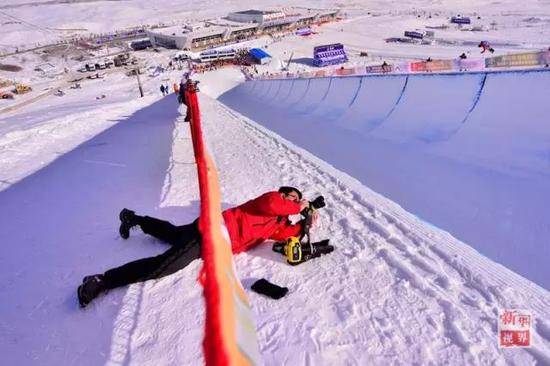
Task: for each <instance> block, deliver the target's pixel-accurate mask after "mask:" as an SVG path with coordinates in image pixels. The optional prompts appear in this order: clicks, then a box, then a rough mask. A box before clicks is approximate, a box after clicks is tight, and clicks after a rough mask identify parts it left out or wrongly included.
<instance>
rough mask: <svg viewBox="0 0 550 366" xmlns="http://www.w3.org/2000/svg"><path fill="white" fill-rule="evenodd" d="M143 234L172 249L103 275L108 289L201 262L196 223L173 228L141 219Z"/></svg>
mask: <svg viewBox="0 0 550 366" xmlns="http://www.w3.org/2000/svg"><path fill="white" fill-rule="evenodd" d="M138 225H139V226H140V227H141V229H142V230H143V232H144V233H146V234H149V235H151V236H154V237H155V238H157V239H160V240H162V241H164V242H165V243H168V244H170V245H171V248H170V249H168V250H167V251H166V252H164V253H162V254H160V255H157V256H155V257H149V258H143V259H138V260H136V261H133V262H130V263H126V264H124V265H122V266H120V267H117V268H113V269H110V270H108V271H107V272H105V273H104V281H105V285H106V286H107V288H109V289H112V288H116V287H121V286H126V285H129V284H131V283H136V282H143V281H147V280H152V279H156V278H161V277H164V276H168V275H170V274H172V273H175V272H177V271H179V270H180V269H182V268H184V267H186V266H187V265H188V264H189V263H191V262H192V261H194V260H195V259H198V258H201V235H200V232H199V229H198V220H196V221H194V222H193V223H191V224H188V225H183V226H175V225H172V224H171V223H169V222H168V221H163V220H159V219H156V218H154V217H149V216H143V217H141V218H140V219H139V224H138Z"/></svg>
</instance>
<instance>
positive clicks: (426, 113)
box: [220, 70, 550, 289]
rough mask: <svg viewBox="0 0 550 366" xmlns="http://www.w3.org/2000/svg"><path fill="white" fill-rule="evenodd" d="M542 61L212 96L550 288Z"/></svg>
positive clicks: (547, 79)
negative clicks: (515, 68) (509, 68)
mask: <svg viewBox="0 0 550 366" xmlns="http://www.w3.org/2000/svg"><path fill="white" fill-rule="evenodd" d="M549 85H550V72H549V71H547V70H542V71H541V70H538V71H531V72H525V71H522V72H506V73H481V72H480V73H470V74H464V73H459V74H443V75H432V74H428V75H392V76H385V75H374V76H373V75H371V76H363V77H358V76H352V77H334V78H317V79H295V80H280V81H279V80H274V81H253V82H247V83H245V84H242V85H240V86H239V87H237V88H234V89H232V90H231V91H229V92H227V93H224V94H223V95H222V96H221V97H220V100H221V101H222V102H223V103H225V104H227V105H229V106H230V107H231V108H233V109H235V110H237V111H239V112H240V113H242V114H245V115H246V116H247V117H249V118H251V119H253V120H255V121H257V122H258V123H261V124H262V125H263V126H265V127H267V128H269V129H271V130H273V131H275V132H276V133H278V134H280V135H281V136H283V137H285V138H287V139H288V140H290V141H292V142H294V143H295V144H297V145H299V146H301V147H303V148H305V149H307V150H308V151H310V152H312V153H313V154H315V155H316V156H318V157H320V158H321V159H323V160H325V161H327V162H328V163H330V164H332V165H334V166H335V167H337V168H338V169H340V170H343V171H345V172H346V173H348V174H350V175H352V176H353V177H355V178H357V179H358V180H360V181H361V182H363V184H365V185H367V186H369V187H370V188H372V189H374V190H376V191H377V192H379V193H381V194H383V195H384V196H386V197H388V198H390V199H392V200H394V201H395V202H396V203H398V204H400V205H402V206H403V207H404V208H405V209H407V210H408V211H410V212H413V213H415V214H416V215H418V216H419V217H421V218H422V219H424V220H427V221H428V222H430V223H432V224H434V225H436V226H438V227H440V228H442V229H445V230H447V231H449V232H450V233H452V234H453V235H454V236H456V237H457V238H460V239H462V240H464V241H465V242H467V243H468V244H470V245H472V246H473V247H474V248H476V249H477V250H479V251H480V252H481V253H483V254H484V255H487V256H488V257H489V258H491V259H493V260H495V261H497V262H498V263H501V264H503V265H505V266H506V267H508V268H510V269H512V270H514V271H516V272H517V273H519V274H521V275H522V276H525V277H527V278H529V279H530V280H532V281H534V282H536V283H537V284H539V285H540V286H543V287H545V288H547V289H548V288H550V267H549V266H548V265H547V263H548V262H549V261H550V247H549V246H548V245H545V242H546V240H545V238H547V237H549V236H550V226H549V225H548V224H547V221H548V220H547V217H548V213H549V210H548V204H547V202H549V201H550V175H549V174H548V168H549V166H550V155H549V150H548V148H549V145H548V141H549V140H550V133H549V129H548V118H547V116H548V114H549V113H550V108H549V107H548V105H547V103H546V102H545V100H546V99H547V95H548V92H550V88H549Z"/></svg>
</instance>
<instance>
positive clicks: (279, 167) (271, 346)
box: [202, 98, 550, 365]
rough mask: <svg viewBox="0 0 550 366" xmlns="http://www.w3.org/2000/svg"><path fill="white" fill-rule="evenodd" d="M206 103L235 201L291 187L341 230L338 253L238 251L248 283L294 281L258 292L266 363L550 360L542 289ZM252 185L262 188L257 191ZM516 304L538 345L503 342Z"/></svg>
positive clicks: (324, 225)
mask: <svg viewBox="0 0 550 366" xmlns="http://www.w3.org/2000/svg"><path fill="white" fill-rule="evenodd" d="M202 103H203V109H204V108H205V107H206V109H207V110H208V111H209V112H211V113H206V114H203V115H204V116H205V117H203V119H204V126H205V134H206V140H207V142H208V143H209V145H210V150H211V151H212V153H213V155H214V156H215V157H218V158H216V159H215V160H216V163H217V165H218V170H219V171H220V179H221V180H222V182H221V185H222V187H223V188H224V191H223V197H224V198H225V199H227V198H230V199H231V201H232V203H240V202H242V201H243V200H245V199H248V198H249V197H251V196H253V195H254V194H255V193H261V192H262V191H264V190H269V189H274V188H276V187H275V186H273V185H274V184H275V185H277V184H280V185H283V184H289V185H295V186H297V187H300V188H301V189H302V190H303V191H304V193H305V194H306V196H307V197H309V198H311V199H313V198H314V195H316V194H323V195H324V196H325V199H326V201H327V204H328V206H327V207H326V208H324V209H322V211H321V215H322V221H321V224H320V227H319V228H317V230H316V231H317V232H316V233H314V234H313V235H315V237H316V238H318V239H323V238H325V237H329V238H331V242H332V243H333V244H334V245H335V246H336V251H335V252H334V253H332V254H330V255H326V256H323V257H321V258H319V259H316V260H312V261H310V262H307V263H304V264H302V265H300V266H298V267H291V266H288V265H287V264H286V263H284V260H283V258H282V257H280V256H279V255H278V254H276V253H273V252H271V249H270V248H269V245H264V246H263V247H262V248H259V249H257V250H255V251H253V252H251V253H249V254H244V255H240V256H238V257H237V260H236V262H237V268H238V270H239V275H240V276H241V279H242V280H243V283H244V284H245V287H246V285H247V281H248V282H252V279H255V278H259V277H266V278H268V279H270V280H272V281H273V282H275V283H277V284H279V285H282V286H288V287H289V289H290V294H289V296H287V297H285V298H284V299H282V300H280V301H278V302H276V303H274V302H273V301H269V300H266V299H264V298H262V297H259V296H256V295H255V294H251V295H250V297H251V303H252V305H253V308H254V311H255V313H256V315H257V321H258V333H259V337H260V348H261V352H262V355H263V356H264V357H265V362H266V364H274V365H275V364H288V365H296V364H312V365H318V364H327V365H328V364H330V365H339V364H342V365H353V364H357V365H361V364H367V363H368V364H372V363H374V364H386V363H396V364H400V363H405V364H411V363H417V364H443V363H445V364H505V363H508V362H510V361H513V362H518V363H522V364H529V363H533V362H536V361H538V362H540V363H543V364H544V363H548V362H549V360H550V351H549V341H550V339H549V334H548V323H547V322H548V319H549V311H548V309H549V305H550V303H549V298H548V293H547V292H545V291H544V290H543V289H541V288H538V287H537V286H536V285H533V284H532V283H531V282H529V281H526V280H524V279H523V278H521V277H519V276H517V275H515V274H513V273H511V272H510V271H508V270H506V269H505V268H504V267H501V266H499V265H497V264H495V263H493V262H490V261H489V260H488V259H486V258H484V257H482V256H481V255H480V254H478V253H477V252H475V251H474V250H472V249H471V248H469V247H467V246H466V245H465V244H463V243H460V242H458V241H457V240H456V239H454V238H452V237H451V236H450V235H448V234H447V233H444V232H441V231H439V230H437V229H434V228H430V227H428V226H427V225H426V224H424V223H422V222H421V221H420V220H418V219H417V218H415V217H414V216H412V215H410V214H408V213H406V212H405V211H404V210H403V209H401V208H400V207H399V206H397V205H395V204H393V203H392V202H389V201H388V200H386V199H384V198H383V197H381V196H379V195H377V194H376V193H374V192H372V191H370V190H368V188H366V187H364V186H362V185H361V184H360V183H358V182H356V181H354V180H353V179H352V178H350V177H348V176H345V175H344V174H343V173H341V172H339V171H337V170H336V169H334V168H332V167H330V166H329V165H328V164H326V163H324V162H322V161H320V160H319V159H317V158H315V157H314V156H312V155H311V154H309V153H307V152H305V151H304V150H302V149H300V148H297V147H295V146H294V145H292V144H291V143H289V142H287V141H286V140H284V139H282V138H280V137H279V136H277V135H275V134H274V133H272V132H271V131H268V130H266V129H264V128H263V127H261V126H259V125H258V124H256V123H255V122H253V121H251V120H249V119H247V118H246V117H243V116H242V115H240V114H238V113H236V112H234V111H232V110H230V109H229V108H227V107H225V106H222V105H220V104H218V103H217V102H215V101H213V100H210V99H207V98H202ZM231 157H233V158H234V159H232V158H231ZM235 161H236V162H243V161H246V162H249V165H248V166H246V167H243V166H235V164H234V162H235ZM242 182H250V184H246V185H244V184H243V183H242ZM254 184H256V185H257V186H258V192H248V191H249V190H250V187H251V186H254ZM496 267H499V268H496ZM495 268H496V269H497V271H494V272H493V273H491V272H492V270H494V269H495ZM246 277H249V279H247V278H246ZM509 307H512V308H525V309H529V310H531V311H532V312H533V314H534V316H535V318H536V319H537V320H538V322H537V327H536V329H535V332H536V334H535V343H536V346H535V347H534V348H531V349H527V350H518V349H515V350H505V351H503V350H500V349H499V348H498V346H497V339H498V338H497V320H498V311H499V309H501V308H509ZM270 355H271V356H270Z"/></svg>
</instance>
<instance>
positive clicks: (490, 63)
mask: <svg viewBox="0 0 550 366" xmlns="http://www.w3.org/2000/svg"><path fill="white" fill-rule="evenodd" d="M539 58H540V52H529V53H516V54H511V55H503V56H496V57H491V58H486V59H485V67H514V66H536V65H539Z"/></svg>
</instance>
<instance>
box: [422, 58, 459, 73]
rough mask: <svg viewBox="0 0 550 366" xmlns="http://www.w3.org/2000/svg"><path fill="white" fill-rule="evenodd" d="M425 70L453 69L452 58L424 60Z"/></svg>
mask: <svg viewBox="0 0 550 366" xmlns="http://www.w3.org/2000/svg"><path fill="white" fill-rule="evenodd" d="M425 64H426V71H450V70H453V69H454V65H453V60H433V61H430V62H425Z"/></svg>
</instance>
